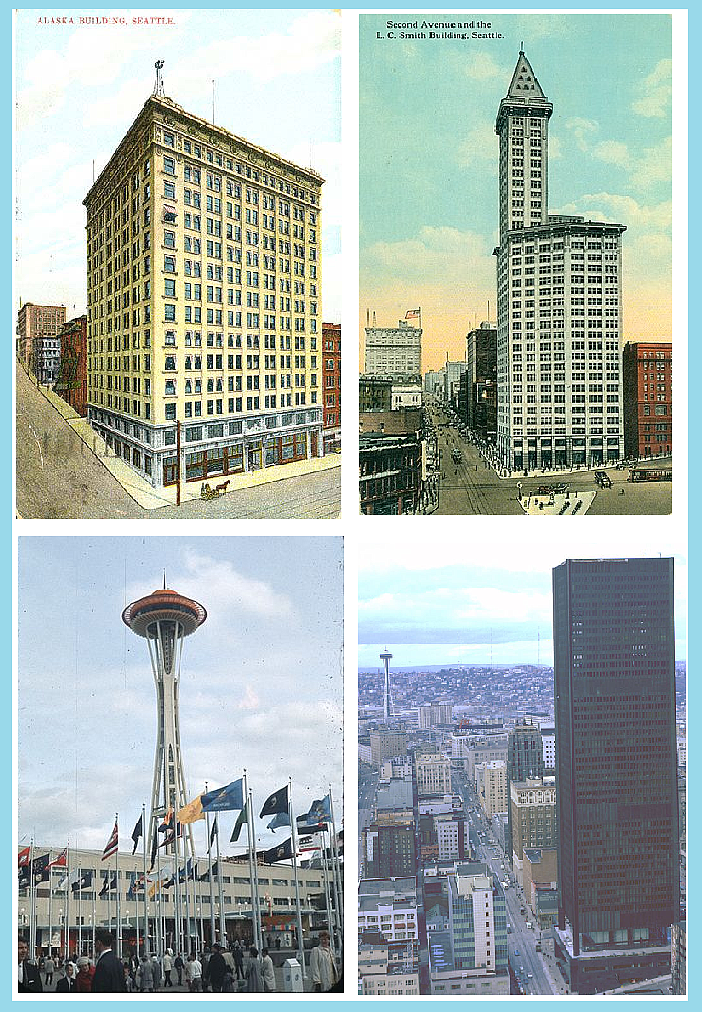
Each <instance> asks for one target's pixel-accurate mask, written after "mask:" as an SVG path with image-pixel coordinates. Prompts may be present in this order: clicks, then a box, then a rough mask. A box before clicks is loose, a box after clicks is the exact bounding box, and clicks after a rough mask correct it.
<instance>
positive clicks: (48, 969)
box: [44, 954, 54, 986]
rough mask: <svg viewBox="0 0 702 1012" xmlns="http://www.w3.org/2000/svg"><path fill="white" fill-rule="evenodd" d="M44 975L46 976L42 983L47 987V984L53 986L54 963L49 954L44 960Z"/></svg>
mask: <svg viewBox="0 0 702 1012" xmlns="http://www.w3.org/2000/svg"><path fill="white" fill-rule="evenodd" d="M44 973H45V974H46V976H45V978H44V983H45V984H46V985H47V986H48V985H49V984H53V982H54V961H53V959H52V957H51V954H49V955H48V956H47V957H46V959H45V960H44Z"/></svg>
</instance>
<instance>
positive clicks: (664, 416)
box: [623, 341, 673, 457]
mask: <svg viewBox="0 0 702 1012" xmlns="http://www.w3.org/2000/svg"><path fill="white" fill-rule="evenodd" d="M671 373H672V345H671V344H670V343H661V344H658V343H654V342H650V343H648V342H647V343H643V342H640V341H639V342H635V341H630V342H629V343H628V344H626V345H625V347H624V354H623V382H624V453H625V454H626V456H627V457H655V456H658V455H660V454H669V453H672V451H673V400H672V376H671Z"/></svg>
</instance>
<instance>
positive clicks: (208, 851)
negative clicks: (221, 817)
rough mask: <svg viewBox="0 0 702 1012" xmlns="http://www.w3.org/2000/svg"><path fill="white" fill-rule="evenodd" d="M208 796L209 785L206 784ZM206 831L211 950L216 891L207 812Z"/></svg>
mask: <svg viewBox="0 0 702 1012" xmlns="http://www.w3.org/2000/svg"><path fill="white" fill-rule="evenodd" d="M205 794H207V783H205ZM205 829H206V831H207V871H208V876H207V877H208V878H209V880H210V948H211V947H212V945H213V943H214V940H215V915H214V891H213V888H212V885H213V883H212V844H211V843H210V813H209V812H205Z"/></svg>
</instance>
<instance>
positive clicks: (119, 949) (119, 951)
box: [115, 812, 122, 959]
mask: <svg viewBox="0 0 702 1012" xmlns="http://www.w3.org/2000/svg"><path fill="white" fill-rule="evenodd" d="M118 820H119V812H115V826H117V825H118ZM118 858H119V829H118V830H117V849H116V850H115V923H116V925H117V931H116V935H117V937H116V955H117V957H118V959H121V958H122V907H121V904H120V896H119V864H118Z"/></svg>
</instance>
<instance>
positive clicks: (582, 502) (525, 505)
mask: <svg viewBox="0 0 702 1012" xmlns="http://www.w3.org/2000/svg"><path fill="white" fill-rule="evenodd" d="M596 495H597V492H577V493H576V492H571V493H570V498H568V497H567V495H566V493H565V492H556V494H555V495H554V497H553V502H551V497H550V496H549V495H528V496H522V498H521V499H520V501H519V505H520V506H521V507H522V509H523V510H524V512H525V513H526V514H527V515H528V516H551V517H553V516H565V515H568V516H573V515H575V514H579V515H580V516H583V514H585V513H587V511H588V510H589V509H590V507H591V506H592V504H593V502H594V501H595V496H596ZM578 504H579V505H578Z"/></svg>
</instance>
